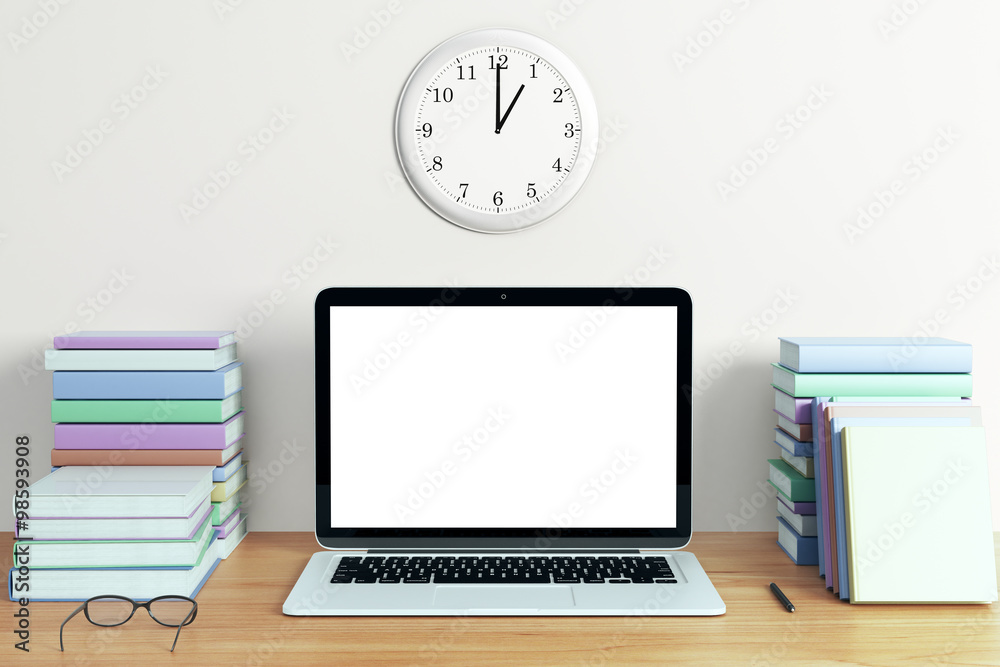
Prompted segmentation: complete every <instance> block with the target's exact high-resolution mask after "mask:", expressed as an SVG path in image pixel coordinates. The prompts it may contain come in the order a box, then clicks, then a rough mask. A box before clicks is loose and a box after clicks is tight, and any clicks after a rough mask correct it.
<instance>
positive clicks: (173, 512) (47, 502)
mask: <svg viewBox="0 0 1000 667" xmlns="http://www.w3.org/2000/svg"><path fill="white" fill-rule="evenodd" d="M214 470H215V468H214V467H213V466H63V467H61V468H59V469H58V470H56V471H55V472H52V473H50V474H48V475H46V476H45V477H43V478H41V479H40V480H38V481H37V482H35V483H34V484H32V485H31V486H29V487H28V489H27V490H28V496H29V506H28V511H27V515H28V517H31V518H34V517H41V518H52V519H68V518H109V519H119V518H130V517H131V518H153V517H175V518H177V517H187V516H190V515H191V514H192V513H193V512H194V511H195V510H196V509H197V508H198V506H199V505H200V504H201V503H202V502H204V499H205V497H206V496H208V495H210V494H211V493H212V472H213V471H214ZM13 500H14V516H15V517H17V516H18V514H17V512H18V501H19V500H20V499H18V498H16V497H15V498H14V499H13Z"/></svg>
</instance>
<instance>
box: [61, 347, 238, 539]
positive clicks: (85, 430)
mask: <svg viewBox="0 0 1000 667" xmlns="http://www.w3.org/2000/svg"><path fill="white" fill-rule="evenodd" d="M53 342H54V346H53V347H54V349H51V350H46V352H45V367H46V369H47V370H51V371H54V372H53V374H52V395H53V401H52V421H53V422H55V426H54V431H55V438H54V445H53V449H52V465H53V466H54V467H60V466H206V465H208V466H213V467H214V468H215V469H214V471H213V483H214V485H215V486H214V488H213V491H212V502H213V511H212V525H213V526H214V529H215V531H216V532H217V534H218V539H220V540H222V542H221V544H220V546H221V549H220V556H221V557H222V558H226V557H227V556H228V555H229V554H230V553H231V552H232V550H233V549H235V547H236V545H237V544H238V543H239V542H240V541H241V540H242V539H243V537H244V536H245V535H246V533H247V524H246V516H245V515H243V514H241V511H240V500H239V494H238V491H239V489H240V488H242V487H243V485H244V484H246V480H247V465H246V464H247V462H246V461H245V460H244V459H243V451H242V450H243V442H244V435H245V434H244V429H243V420H244V412H243V407H242V388H243V387H242V385H243V382H242V379H243V378H242V363H241V362H239V361H237V359H236V342H235V335H234V333H233V332H231V331H145V332H134V331H128V332H115V331H91V332H87V331H84V332H76V333H73V334H68V335H65V336H60V337H58V338H56V339H55V340H54V341H53Z"/></svg>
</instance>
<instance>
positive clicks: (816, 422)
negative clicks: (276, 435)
mask: <svg viewBox="0 0 1000 667" xmlns="http://www.w3.org/2000/svg"><path fill="white" fill-rule="evenodd" d="M829 400H830V397H829V396H817V397H816V398H814V399H813V400H812V425H813V439H814V440H815V439H816V437H817V435H816V434H818V433H819V429H820V428H822V424H823V422H822V421H821V420H820V414H819V404H820V403H825V402H827V401H829ZM818 456H819V452H817V451H816V450H815V448H813V458H816V457H818ZM816 463H817V464H820V465H818V466H817V469H816V477H815V481H816V516H818V517H822V516H823V494H822V485H821V484H820V482H821V476H823V475H825V474H826V465H825V464H824V462H823V461H822V460H821V461H816ZM816 543H817V545H818V549H819V555H818V556H817V557H816V561H817V564H818V565H819V576H821V577H823V578H824V579H825V578H826V562H825V561H826V559H825V558H824V557H823V549H824V548H825V546H826V542H825V541H824V539H823V523H822V521H820V527H819V534H818V535H817V536H816Z"/></svg>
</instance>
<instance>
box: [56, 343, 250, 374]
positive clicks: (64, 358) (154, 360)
mask: <svg viewBox="0 0 1000 667" xmlns="http://www.w3.org/2000/svg"><path fill="white" fill-rule="evenodd" d="M234 361H236V343H233V344H231V345H227V346H226V347H220V348H219V349H217V350H45V370H47V371H214V370H218V369H220V368H222V367H223V366H225V365H227V364H231V363H233V362H234Z"/></svg>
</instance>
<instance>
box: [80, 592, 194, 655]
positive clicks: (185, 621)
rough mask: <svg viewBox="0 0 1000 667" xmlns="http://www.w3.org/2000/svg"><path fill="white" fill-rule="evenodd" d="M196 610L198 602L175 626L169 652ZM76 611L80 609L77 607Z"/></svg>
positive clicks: (172, 649)
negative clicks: (174, 633)
mask: <svg viewBox="0 0 1000 667" xmlns="http://www.w3.org/2000/svg"><path fill="white" fill-rule="evenodd" d="M192 602H194V600H192ZM197 610H198V603H197V602H195V603H194V605H193V606H192V607H191V611H189V612H188V615H187V616H185V617H184V620H183V621H181V624H180V625H178V626H177V634H176V635H174V643H173V644H171V645H170V652H171V653H173V652H174V647H175V646H177V638H178V637H180V636H181V628H183V627H184V624H185V623H187V622H188V619H189V618H191V614H193V613H195V611H197ZM77 611H80V610H79V609H77Z"/></svg>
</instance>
